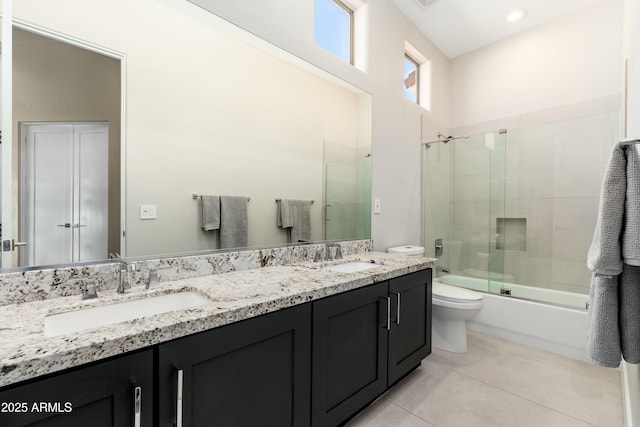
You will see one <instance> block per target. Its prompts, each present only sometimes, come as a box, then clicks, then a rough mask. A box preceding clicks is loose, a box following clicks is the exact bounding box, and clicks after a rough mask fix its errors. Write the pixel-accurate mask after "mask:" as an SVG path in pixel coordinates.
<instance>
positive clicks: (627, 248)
mask: <svg viewBox="0 0 640 427" xmlns="http://www.w3.org/2000/svg"><path fill="white" fill-rule="evenodd" d="M625 154H626V156H627V193H626V200H625V208H624V227H623V230H624V232H623V235H622V259H623V260H624V263H625V264H629V265H635V266H640V156H638V149H637V148H636V146H635V145H630V146H627V147H625Z"/></svg>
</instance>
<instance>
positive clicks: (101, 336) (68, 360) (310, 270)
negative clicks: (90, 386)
mask: <svg viewBox="0 0 640 427" xmlns="http://www.w3.org/2000/svg"><path fill="white" fill-rule="evenodd" d="M350 261H366V262H368V261H374V262H376V263H378V264H381V265H382V266H381V267H378V268H375V269H371V270H367V271H362V272H357V273H341V272H335V271H329V270H323V269H322V267H323V266H325V265H327V264H340V263H344V262H350ZM435 265H436V260H434V259H430V258H421V257H403V256H399V255H391V254H386V253H379V252H368V253H364V254H356V255H349V256H346V257H345V258H344V259H342V260H338V261H333V262H330V263H327V262H323V263H312V262H304V263H298V264H293V265H285V266H272V267H265V268H259V269H253V270H244V271H235V272H230V273H224V274H215V275H209V276H204V277H196V278H191V279H182V280H176V281H171V282H162V283H160V286H159V287H158V288H156V289H151V290H145V289H144V288H143V287H142V286H137V287H135V288H134V289H132V290H131V291H129V292H127V293H125V294H117V293H116V292H115V291H113V290H111V291H104V292H101V293H99V295H98V297H99V298H97V299H92V300H84V301H83V300H81V298H80V297H79V296H68V297H59V298H52V299H47V300H42V301H33V302H25V303H20V304H9V305H4V306H0V386H5V385H8V384H13V383H17V382H20V381H24V380H27V379H30V378H34V377H38V376H40V375H45V374H49V373H52V372H56V371H61V370H63V369H67V368H71V367H74V366H78V365H82V364H84V363H89V362H93V361H96V360H100V359H105V358H108V357H111V356H116V355H120V354H123V353H126V352H129V351H133V350H137V349H141V348H145V347H149V346H152V345H156V344H159V343H162V342H166V341H169V340H173V339H176V338H180V337H183V336H186V335H189V334H193V333H197V332H201V331H205V330H208V329H212V328H216V327H219V326H222V325H226V324H229V323H233V322H237V321H240V320H244V319H248V318H251V317H255V316H259V315H261V314H265V313H269V312H273V311H276V310H279V309H282V308H286V307H291V306H294V305H297V304H302V303H305V302H308V301H312V300H317V299H320V298H323V297H326V296H329V295H334V294H338V293H341V292H345V291H348V290H351V289H356V288H359V287H362V286H366V285H370V284H373V283H376V282H380V281H384V280H387V279H390V278H393V277H398V276H402V275H404V274H407V273H411V272H414V271H418V270H422V269H424V268H430V267H434V266H435ZM183 290H190V291H195V292H198V293H200V294H202V295H204V296H206V297H208V298H209V299H211V301H212V302H211V303H209V304H205V305H202V306H199V307H197V308H192V309H183V310H176V311H171V312H168V313H164V314H158V315H153V316H148V317H143V318H139V319H135V320H131V321H126V322H121V323H116V324H111V325H108V326H102V327H97V328H94V329H86V330H83V331H79V332H75V333H69V334H65V335H59V336H52V337H49V336H45V334H44V317H45V316H46V315H49V314H53V313H59V312H64V311H69V310H77V309H81V308H88V307H93V306H98V305H106V304H111V303H116V302H120V301H125V300H131V299H140V298H145V297H149V296H154V295H161V294H166V293H173V292H179V291H183Z"/></svg>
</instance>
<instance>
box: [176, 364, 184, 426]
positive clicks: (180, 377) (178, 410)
mask: <svg viewBox="0 0 640 427" xmlns="http://www.w3.org/2000/svg"><path fill="white" fill-rule="evenodd" d="M183 382H184V371H183V370H182V369H179V370H178V400H177V402H176V405H177V406H176V426H177V427H182V387H183Z"/></svg>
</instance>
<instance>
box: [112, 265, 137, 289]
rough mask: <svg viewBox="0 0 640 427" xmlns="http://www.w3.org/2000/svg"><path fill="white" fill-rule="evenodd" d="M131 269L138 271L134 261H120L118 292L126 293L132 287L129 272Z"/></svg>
mask: <svg viewBox="0 0 640 427" xmlns="http://www.w3.org/2000/svg"><path fill="white" fill-rule="evenodd" d="M131 271H136V264H135V263H134V262H132V263H131V264H129V263H127V262H125V261H120V278H119V280H118V289H117V290H116V292H117V293H119V294H124V293H125V292H126V291H127V290H128V289H131V283H129V272H131Z"/></svg>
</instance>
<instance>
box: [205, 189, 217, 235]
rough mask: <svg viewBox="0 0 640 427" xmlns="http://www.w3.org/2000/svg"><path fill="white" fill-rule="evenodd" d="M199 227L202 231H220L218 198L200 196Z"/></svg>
mask: <svg viewBox="0 0 640 427" xmlns="http://www.w3.org/2000/svg"><path fill="white" fill-rule="evenodd" d="M200 206H201V208H202V215H201V227H202V229H203V230H204V231H212V230H218V229H220V197H218V196H206V195H203V196H200Z"/></svg>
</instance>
